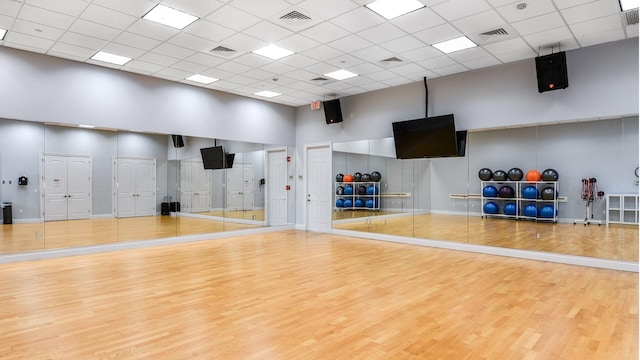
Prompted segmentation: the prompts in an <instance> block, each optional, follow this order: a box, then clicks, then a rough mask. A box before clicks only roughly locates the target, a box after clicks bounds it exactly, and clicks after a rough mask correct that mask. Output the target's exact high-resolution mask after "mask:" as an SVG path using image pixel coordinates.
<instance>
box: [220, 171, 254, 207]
mask: <svg viewBox="0 0 640 360" xmlns="http://www.w3.org/2000/svg"><path fill="white" fill-rule="evenodd" d="M226 171H227V211H239V210H241V211H246V210H253V206H254V204H253V187H254V185H255V180H254V165H253V164H234V165H233V168H231V169H227V170H226Z"/></svg>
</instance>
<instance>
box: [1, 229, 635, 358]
mask: <svg viewBox="0 0 640 360" xmlns="http://www.w3.org/2000/svg"><path fill="white" fill-rule="evenodd" d="M0 272H1V273H2V276H1V277H0V354H1V355H0V358H2V359H107V358H109V359H114V358H115V359H500V360H503V359H545V360H546V359H580V360H582V359H599V360H606V359H612V360H613V359H615V360H625V359H638V274H637V273H630V272H620V271H612V270H603V269H595V268H586V267H578V266H570V265H563V264H554V263H546V262H540V261H529V260H522V259H513V258H505V257H497V256H490V255H482V254H474V253H466V252H457V251H450V250H443V249H434V248H428V247H419V246H412V245H406V244H397V243H386V242H381V241H373V240H364V239H357V238H349V237H343V236H336V235H327V234H317V233H308V232H300V231H284V232H275V233H267V234H260V235H251V236H244V237H233V238H227V239H219V240H212V241H204V242H197V243H189V244H181V245H171V246H162V247H155V248H145V249H138V250H127V251H119V252H114V253H103V254H93V255H83V256H75V257H67V258H59V259H49V260H41V261H33V262H23V263H14V264H4V265H0Z"/></svg>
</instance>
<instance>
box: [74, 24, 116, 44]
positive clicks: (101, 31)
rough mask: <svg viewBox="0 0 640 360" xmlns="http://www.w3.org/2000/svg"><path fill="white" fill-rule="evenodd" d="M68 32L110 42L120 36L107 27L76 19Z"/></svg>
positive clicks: (114, 30)
mask: <svg viewBox="0 0 640 360" xmlns="http://www.w3.org/2000/svg"><path fill="white" fill-rule="evenodd" d="M69 31H73V32H76V33H78V34H84V35H87V36H92V37H95V38H98V39H102V40H111V39H113V38H115V37H116V36H118V34H120V32H121V31H120V30H118V29H114V28H112V27H109V26H104V25H100V24H96V23H92V22H90V21H87V20H82V19H78V20H76V21H75V22H74V23H73V25H71V27H69Z"/></svg>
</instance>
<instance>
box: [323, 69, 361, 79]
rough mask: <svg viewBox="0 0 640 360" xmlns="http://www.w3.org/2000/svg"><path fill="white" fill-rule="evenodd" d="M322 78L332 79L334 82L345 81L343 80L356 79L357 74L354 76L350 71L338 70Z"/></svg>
mask: <svg viewBox="0 0 640 360" xmlns="http://www.w3.org/2000/svg"><path fill="white" fill-rule="evenodd" d="M324 76H328V77H330V78H332V79H336V80H345V79H349V78H352V77H356V76H358V74H354V73H352V72H351V71H347V70H344V69H343V70H338V71H334V72H330V73H328V74H324Z"/></svg>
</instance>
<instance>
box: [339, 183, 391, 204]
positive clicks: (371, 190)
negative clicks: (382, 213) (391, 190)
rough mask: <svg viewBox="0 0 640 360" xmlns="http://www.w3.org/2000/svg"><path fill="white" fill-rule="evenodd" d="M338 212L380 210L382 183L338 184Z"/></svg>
mask: <svg viewBox="0 0 640 360" xmlns="http://www.w3.org/2000/svg"><path fill="white" fill-rule="evenodd" d="M334 205H335V209H336V210H355V209H357V210H372V211H375V210H380V182H379V181H366V182H336V183H335V203H334Z"/></svg>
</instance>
